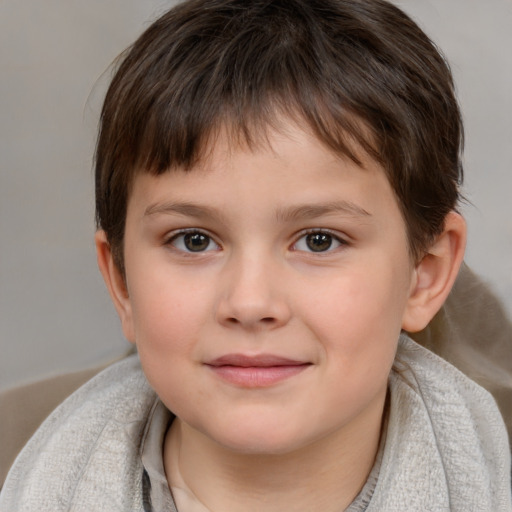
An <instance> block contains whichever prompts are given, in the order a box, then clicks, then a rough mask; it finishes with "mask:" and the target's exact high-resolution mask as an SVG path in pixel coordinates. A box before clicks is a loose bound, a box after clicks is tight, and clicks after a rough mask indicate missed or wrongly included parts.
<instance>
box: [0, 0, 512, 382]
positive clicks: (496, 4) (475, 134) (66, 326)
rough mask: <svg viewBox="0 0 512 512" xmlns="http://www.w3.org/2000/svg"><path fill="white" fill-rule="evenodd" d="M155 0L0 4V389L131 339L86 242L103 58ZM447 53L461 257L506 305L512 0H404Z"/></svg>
mask: <svg viewBox="0 0 512 512" xmlns="http://www.w3.org/2000/svg"><path fill="white" fill-rule="evenodd" d="M171 3H172V2H169V1H167V2H164V1H156V0H152V1H150V0H108V1H99V0H88V1H87V2H86V1H85V0H82V1H78V0H76V1H71V0H22V1H19V0H0V73H1V79H0V389H1V388H6V387H9V386H12V385H14V384H19V383H23V382H27V381H30V380H33V379H36V378H41V377H45V376H49V375H52V374H54V373H57V372H62V371H68V370H75V369H78V368H82V367H85V366H88V365H93V364H95V363H97V362H99V361H103V360H105V359H107V358H111V357H114V356H116V355H118V354H121V353H123V351H125V350H126V349H127V346H128V345H127V343H126V342H125V341H124V340H123V337H122V333H121V330H120V327H119V325H118V321H117V318H116V316H115V312H114V309H113V307H112V306H111V304H110V301H109V298H108V296H107V293H106V291H105V290H104V286H103V283H102V281H101V278H100V275H99V272H98V271H97V269H96V261H95V255H94V245H93V233H94V224H93V216H94V213H93V178H92V170H91V169H92V161H91V159H92V153H93V149H94V137H95V132H96V123H97V117H98V112H99V109H100V106H101V98H102V96H103V93H104V90H105V85H106V83H107V82H108V80H109V77H110V74H109V71H108V66H109V64H110V63H111V62H112V60H113V59H114V58H115V56H116V55H117V54H118V53H119V52H121V51H122V50H123V49H124V48H125V47H126V46H127V45H128V44H130V43H131V42H132V41H133V40H134V38H135V37H136V36H137V35H138V34H139V33H140V32H141V31H142V30H143V29H144V28H145V27H147V26H148V24H149V22H150V21H151V20H153V19H154V18H155V17H156V15H157V14H158V13H159V12H162V11H163V10H165V9H166V8H167V7H168V6H169V5H171ZM397 3H399V5H401V6H402V7H403V8H404V9H405V10H406V11H408V12H409V13H411V14H412V15H413V16H414V17H415V19H416V20H417V21H419V22H420V24H421V25H422V26H423V27H424V28H425V29H426V30H427V32H428V33H429V34H430V36H431V37H432V38H433V39H434V40H435V41H436V42H437V43H438V44H439V46H440V47H441V48H443V50H444V52H445V54H446V55H447V56H448V59H449V60H450V62H451V63H452V67H453V71H454V74H455V78H456V81H457V83H458V89H459V97H460V100H461V103H462V107H463V111H464V117H465V121H466V133H467V142H466V156H465V165H466V184H465V194H466V196H467V197H468V198H469V200H470V201H471V202H472V205H471V206H467V207H465V208H464V213H465V215H466V217H467V219H468V222H469V246H468V253H467V258H466V260H467V261H468V262H469V264H470V265H472V266H473V268H475V269H476V270H477V271H478V272H480V273H481V274H482V275H483V276H484V277H485V278H486V279H487V280H488V281H489V282H490V283H491V284H492V286H493V287H494V289H495V291H496V293H498V294H499V295H500V296H501V297H502V298H503V300H504V301H505V303H506V308H507V310H508V312H509V313H512V258H511V254H512V205H511V203H512V192H511V191H512V151H511V145H512V128H511V119H510V118H511V115H512V87H511V86H512V30H511V27H512V0H486V1H485V2H483V1H482V0H401V1H399V2H397Z"/></svg>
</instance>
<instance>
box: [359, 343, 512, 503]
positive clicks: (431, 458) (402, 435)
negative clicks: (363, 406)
mask: <svg viewBox="0 0 512 512" xmlns="http://www.w3.org/2000/svg"><path fill="white" fill-rule="evenodd" d="M390 395H391V398H390V412H389V424H388V431H387V436H386V440H385V443H386V444H385V448H384V455H383V461H382V470H381V475H379V482H378V484H377V489H376V493H375V496H374V498H375V502H374V503H372V505H373V506H377V508H371V509H369V510H397V511H398V510H404V511H405V510H420V509H421V510H436V511H438V510H439V511H441V510H446V511H448V510H450V511H461V512H462V511H465V510H493V511H500V512H501V511H507V512H509V511H510V510H512V505H511V502H510V451H509V445H508V438H507V432H506V429H505V426H504V423H503V419H502V417H501V415H500V413H499V411H498V408H497V406H496V403H495V402H494V399H493V398H492V396H491V395H490V394H489V393H488V392H487V391H485V390H484V389H483V388H481V387H480V386H479V385H477V384H476V383H474V382H473V381H471V380H470V379H469V378H468V377H466V376H465V375H464V374H463V373H461V372H460V371H459V370H457V369H456V368H455V367H453V366H452V365H450V364H449V363H447V362H446V361H445V360H443V359H441V358H440V357H438V356H436V355H435V354H433V353H432V352H430V351H428V350H427V349H425V348H423V347H421V346H419V345H418V344H416V343H415V342H413V341H412V340H411V339H409V338H407V337H406V336H402V337H401V339H400V343H399V349H398V353H397V359H396V364H395V367H394V369H393V372H392V374H391V376H390ZM389 500H392V501H393V503H388V502H389Z"/></svg>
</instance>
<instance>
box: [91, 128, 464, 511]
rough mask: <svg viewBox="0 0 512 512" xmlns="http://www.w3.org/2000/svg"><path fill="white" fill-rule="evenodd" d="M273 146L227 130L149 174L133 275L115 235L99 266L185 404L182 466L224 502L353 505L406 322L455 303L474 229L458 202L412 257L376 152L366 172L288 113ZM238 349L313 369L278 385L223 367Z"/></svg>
mask: <svg viewBox="0 0 512 512" xmlns="http://www.w3.org/2000/svg"><path fill="white" fill-rule="evenodd" d="M269 140H271V141H272V142H271V144H268V143H265V144H261V145H259V146H257V147H256V148H253V149H251V150H250V149H248V148H246V147H240V146H236V147H234V146H232V145H230V144H229V141H228V140H227V137H226V136H225V135H223V134H222V133H221V134H220V136H219V138H218V139H217V140H216V142H215V145H214V147H213V148H212V151H211V152H209V153H208V157H207V158H205V159H204V160H203V161H202V162H201V163H200V164H199V165H198V166H197V167H196V168H195V169H194V170H193V171H192V172H185V171H183V170H179V169H177V170H172V171H169V172H168V173H164V174H163V175H160V176H157V177H155V176H151V175H149V174H145V173H141V174H138V175H137V176H136V178H135V182H134V186H133V192H132V194H131V197H130V199H129V203H128V212H127V219H126V231H125V246H124V257H125V268H126V276H125V279H124V278H123V276H121V275H120V274H119V272H118V270H117V269H116V268H115V265H114V263H113V260H112V257H111V253H110V249H109V246H108V243H107V241H106V237H105V235H104V233H102V232H99V233H98V235H97V247H98V260H99V264H100V268H101V270H102V273H103V275H104V277H105V280H106V282H107V286H108V287H109V290H110V292H111V295H112V297H113V299H114V303H115V305H116V307H117V310H118V312H119V315H120V317H121V321H122V324H123V329H124V333H125V335H126V337H127V338H128V339H129V340H130V341H132V342H135V343H137V347H138V351H139V354H140V359H141V363H142V366H143V369H144V372H145V373H146V376H147V378H148V380H149V382H150V383H151V385H152V386H153V387H154V389H155V390H156V392H157V393H158V395H159V396H160V398H161V400H162V401H163V402H164V404H165V405H166V406H167V407H168V408H169V409H170V410H172V411H173V412H174V413H175V414H176V416H177V419H176V420H175V421H174V423H173V425H172V428H171V429H170V430H169V431H168V433H167V436H166V440H165V446H164V465H165V468H166V473H167V476H168V478H169V479H171V478H170V477H171V476H172V475H173V474H174V475H176V474H177V473H179V475H180V478H182V479H183V481H184V482H185V485H186V487H187V488H188V491H189V492H190V493H192V495H193V496H194V497H195V498H194V499H197V500H198V501H199V502H200V503H202V504H204V505H205V506H206V507H207V509H208V510H211V511H218V510H244V511H250V510H261V507H262V506H263V505H264V506H265V510H287V509H288V510H297V511H300V510H318V509H321V510H325V511H329V510H333V511H334V510H342V509H343V508H344V507H346V506H348V504H350V502H351V501H352V500H353V498H354V497H355V496H356V495H357V493H358V492H359V490H360V488H361V487H362V485H363V484H364V482H365V481H366V478H367V476H368V473H369V471H370V470H371V467H372V464H373V461H374V457H375V454H376V451H377V448H378V442H379V435H380V430H381V421H382V415H383V409H384V403H385V398H386V392H387V379H388V375H389V372H390V369H391V366H392V363H393V359H394V356H395V352H396V347H397V340H398V336H399V333H400V331H401V329H402V328H406V329H408V330H418V329H421V328H422V327H423V325H424V324H426V323H427V322H428V321H429V320H430V318H431V317H432V316H433V315H434V314H435V312H436V311H437V309H438V308H439V307H440V305H441V304H442V302H443V300H444V298H445V296H446V295H447V293H448V291H449V288H450V287H451V284H452V283H453V280H454V279H455V275H456V273H457V269H458V265H459V264H460V261H461V259H462V254H463V249H464V240H465V227H464V223H463V221H462V219H461V218H460V217H459V216H458V215H457V214H450V215H449V216H448V218H447V223H446V227H445V231H444V232H443V234H442V236H441V237H440V238H439V240H438V241H437V242H436V244H434V245H433V247H432V249H431V251H430V252H429V253H427V254H426V255H425V257H424V258H423V260H422V261H421V262H420V263H415V262H412V261H411V259H410V251H409V248H408V241H407V235H406V228H405V223H404V220H403V218H402V216H401V213H400V210H399V207H398V204H397V201H396V199H395V196H394V194H393V191H392V189H391V187H390V185H389V183H388V181H387V179H386V177H385V174H384V172H383V170H382V168H380V166H379V165H378V164H377V163H376V162H374V161H372V160H370V159H369V158H365V157H364V156H363V167H359V166H357V165H356V164H354V163H353V162H352V161H350V160H347V159H342V158H340V157H339V156H337V155H334V154H333V153H332V152H331V151H330V150H329V149H327V148H326V147H325V146H324V145H322V144H321V143H320V142H319V141H318V140H317V139H316V138H315V137H314V136H313V135H311V134H310V133H308V132H306V131H304V130H302V129H300V128H299V127H297V126H296V125H295V124H293V123H291V122H288V121H286V120H285V121H283V126H282V129H280V130H279V132H271V133H270V137H269ZM187 234H188V236H187ZM308 235H309V237H308ZM194 237H195V238H194ZM194 239H195V240H196V242H198V245H197V246H196V247H195V248H198V247H199V248H200V250H197V251H193V250H190V248H191V247H192V248H194V246H193V245H191V244H190V242H191V240H192V241H193V240H194ZM315 241H316V242H318V243H317V245H315V244H314V243H312V242H315ZM319 248H320V250H318V249H319ZM315 249H316V250H315ZM233 354H235V355H236V357H238V356H240V355H242V356H244V357H249V358H250V357H260V356H262V355H263V356H264V357H263V359H265V358H267V357H268V356H272V357H274V358H276V357H278V358H285V359H286V360H287V361H290V360H291V361H293V362H294V363H293V365H295V364H298V365H299V368H298V369H297V368H295V369H293V368H292V370H291V371H290V372H289V374H288V373H286V372H287V371H288V369H283V368H282V367H281V368H278V370H277V377H278V378H277V380H276V379H275V378H274V377H275V375H274V374H271V373H270V372H271V371H274V372H275V368H274V369H272V370H271V369H268V368H266V369H265V368H264V369H261V368H259V369H256V370H254V371H252V370H247V369H240V368H239V367H238V366H239V365H237V364H235V365H234V367H233V366H232V367H231V368H230V369H229V370H228V371H227V373H226V369H225V366H224V369H220V368H221V367H219V366H216V363H215V361H218V359H219V358H222V357H228V358H229V357H232V356H233ZM260 362H261V361H260ZM293 365H292V366H293ZM285 366H286V365H285ZM288 366H290V365H288ZM251 371H252V373H251ZM237 372H238V373H237ZM232 373H233V374H234V377H233V374H232ZM275 373H276V372H275ZM282 374H283V375H285V376H284V377H282ZM269 375H270V376H271V377H272V378H269V377H268V376H269ZM281 377H282V378H281ZM304 461H307V464H305V463H304ZM301 482H304V483H303V484H302V485H301ZM170 483H171V482H170ZM178 506H179V503H178Z"/></svg>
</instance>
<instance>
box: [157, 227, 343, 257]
mask: <svg viewBox="0 0 512 512" xmlns="http://www.w3.org/2000/svg"><path fill="white" fill-rule="evenodd" d="M187 235H198V236H199V237H204V239H206V240H203V242H207V245H206V246H205V247H204V249H201V247H200V246H198V247H199V250H197V251H194V250H192V249H190V247H187V246H186V245H185V244H186V236H187ZM311 235H320V236H327V237H328V239H327V240H326V241H327V243H328V246H327V247H326V248H325V250H318V251H315V250H313V249H311V247H307V248H297V246H298V244H299V243H300V242H301V241H302V240H304V243H305V244H307V243H308V241H307V237H308V236H311ZM180 238H182V241H181V244H180V245H182V247H179V246H178V245H177V244H176V241H177V240H180ZM319 241H320V243H321V242H322V239H321V238H320V240H319ZM189 242H190V240H189ZM196 242H199V243H200V242H201V239H199V240H196ZM212 244H214V246H215V247H214V248H213V249H212V248H210V249H209V247H210V246H211V245H212ZM333 244H334V245H335V247H334V248H333V247H332V245H333ZM164 245H167V246H172V247H173V249H175V250H177V251H179V252H181V253H183V254H188V255H191V254H204V253H207V252H211V251H212V250H219V249H220V244H218V243H217V242H216V241H215V239H214V238H213V237H212V236H211V235H210V234H208V233H207V232H205V231H202V230H200V229H195V228H191V229H184V230H180V231H178V232H175V233H173V234H172V235H171V236H169V237H168V238H167V239H166V241H165V243H164ZM347 245H349V242H348V241H347V240H345V239H343V238H341V237H340V236H339V235H337V234H334V233H333V232H331V231H330V230H328V229H320V228H319V229H308V230H306V231H303V232H301V233H300V235H299V236H298V237H297V238H296V240H295V242H294V243H293V244H292V246H291V247H292V250H293V251H301V252H304V253H308V254H316V255H322V254H326V253H331V252H333V251H335V250H336V249H339V248H340V247H343V246H347Z"/></svg>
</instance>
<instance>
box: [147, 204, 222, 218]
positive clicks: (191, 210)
mask: <svg viewBox="0 0 512 512" xmlns="http://www.w3.org/2000/svg"><path fill="white" fill-rule="evenodd" d="M156 214H167V215H173V214H178V215H184V216H186V217H196V218H198V219H201V218H205V217H209V218H212V217H220V216H221V215H220V212H219V211H218V210H217V209H215V208H210V207H208V206H199V205H197V204H194V203H188V202H167V203H156V204H153V205H150V206H148V207H147V208H146V210H145V211H144V217H150V216H151V215H156Z"/></svg>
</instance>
